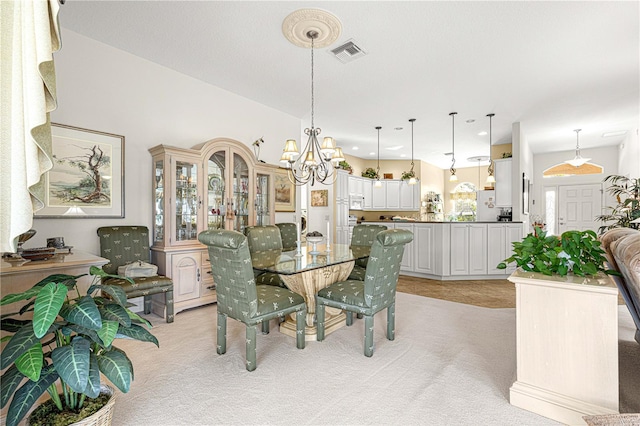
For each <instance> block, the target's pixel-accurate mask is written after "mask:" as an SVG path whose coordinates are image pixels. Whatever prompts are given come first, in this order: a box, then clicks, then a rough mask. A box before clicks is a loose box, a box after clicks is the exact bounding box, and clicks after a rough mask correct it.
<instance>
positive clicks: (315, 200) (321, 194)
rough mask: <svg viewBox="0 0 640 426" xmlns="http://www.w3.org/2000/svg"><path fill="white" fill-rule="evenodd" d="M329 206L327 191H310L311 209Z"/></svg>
mask: <svg viewBox="0 0 640 426" xmlns="http://www.w3.org/2000/svg"><path fill="white" fill-rule="evenodd" d="M328 205H329V190H328V189H318V190H315V191H311V207H326V206H328Z"/></svg>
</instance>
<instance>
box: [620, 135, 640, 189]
mask: <svg viewBox="0 0 640 426" xmlns="http://www.w3.org/2000/svg"><path fill="white" fill-rule="evenodd" d="M618 154H619V157H618V174H620V175H623V176H626V177H629V178H640V141H639V140H638V129H635V131H634V132H631V133H628V134H627V135H626V137H625V139H624V141H622V143H621V144H620V146H619V152H618Z"/></svg>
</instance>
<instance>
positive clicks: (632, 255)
mask: <svg viewBox="0 0 640 426" xmlns="http://www.w3.org/2000/svg"><path fill="white" fill-rule="evenodd" d="M600 241H601V243H602V248H603V249H604V251H605V253H606V256H607V260H608V261H609V264H610V265H611V267H612V268H613V269H615V270H616V271H618V272H620V274H621V275H620V276H615V275H613V279H614V280H615V282H616V285H617V286H618V290H619V291H620V295H621V296H622V298H623V299H624V302H625V304H626V305H627V308H629V312H630V313H631V317H632V318H633V322H634V323H635V325H636V333H635V339H636V341H637V342H638V343H640V230H637V229H631V228H614V229H611V230H609V231H607V232H605V233H604V234H603V235H602V236H601V237H600Z"/></svg>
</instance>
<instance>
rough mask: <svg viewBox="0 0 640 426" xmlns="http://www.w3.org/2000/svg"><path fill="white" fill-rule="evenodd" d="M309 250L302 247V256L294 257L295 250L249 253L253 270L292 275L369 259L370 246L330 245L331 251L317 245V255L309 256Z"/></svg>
mask: <svg viewBox="0 0 640 426" xmlns="http://www.w3.org/2000/svg"><path fill="white" fill-rule="evenodd" d="M309 251H311V248H308V247H302V248H301V252H302V256H300V257H296V256H295V254H296V252H295V250H293V251H282V250H265V251H254V252H252V253H251V263H252V265H253V268H254V269H257V270H259V271H264V272H273V273H276V274H282V275H293V274H297V273H300V272H304V271H310V270H313V269H318V268H324V267H326V266H331V265H337V264H340V263H345V262H351V261H354V260H356V259H365V258H367V257H369V252H370V251H371V247H370V246H355V245H354V246H350V245H348V244H332V245H331V251H329V252H327V251H326V246H325V245H318V251H319V254H314V255H312V254H310V253H308V252H309Z"/></svg>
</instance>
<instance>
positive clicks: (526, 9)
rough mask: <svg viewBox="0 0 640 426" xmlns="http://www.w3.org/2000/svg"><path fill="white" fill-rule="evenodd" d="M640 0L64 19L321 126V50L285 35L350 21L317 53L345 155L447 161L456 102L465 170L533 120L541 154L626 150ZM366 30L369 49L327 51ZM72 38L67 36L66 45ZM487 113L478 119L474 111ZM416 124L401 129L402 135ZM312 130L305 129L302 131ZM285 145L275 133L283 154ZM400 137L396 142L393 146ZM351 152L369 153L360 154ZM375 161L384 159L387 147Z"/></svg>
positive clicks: (140, 11)
mask: <svg viewBox="0 0 640 426" xmlns="http://www.w3.org/2000/svg"><path fill="white" fill-rule="evenodd" d="M639 4H640V3H639V2H637V1H629V2H613V1H604V2H593V1H586V2H580V1H572V2H549V1H546V2H526V1H513V2H511V1H509V2H497V1H487V2H485V1H478V2H404V1H387V2H384V1H374V2H363V1H350V2H344V1H334V2H301V1H282V2H272V1H257V2H241V1H224V2H223V1H195V2H187V1H163V2H155V1H101V2H93V1H74V0H69V1H67V2H66V4H65V5H64V6H63V7H62V10H61V12H60V24H61V25H62V27H64V28H67V29H69V30H72V31H74V32H77V33H80V34H83V35H85V36H87V37H90V38H92V39H95V40H98V41H100V42H103V43H106V44H108V45H111V46H114V47H116V48H118V49H122V50H124V51H127V52H130V53H132V54H134V55H137V56H140V57H143V58H146V59H148V60H150V61H152V62H155V63H158V64H161V65H163V66H166V67H168V68H171V69H174V70H176V71H179V72H181V73H184V74H187V75H190V76H193V77H195V78H197V79H200V80H202V81H204V82H207V83H210V84H212V85H215V86H218V87H221V88H223V89H226V90H229V91H231V92H234V93H236V94H239V95H241V96H244V97H246V98H250V99H253V100H255V101H257V102H260V103H262V104H265V105H268V106H270V107H273V108H275V109H277V110H280V111H283V112H285V113H288V114H291V115H293V116H295V117H299V118H301V119H303V124H304V125H305V126H306V125H308V124H309V122H310V104H311V94H310V92H311V89H310V80H311V77H310V75H311V67H310V50H309V49H304V48H300V47H296V46H294V45H293V44H291V43H290V42H289V41H287V40H286V39H285V37H284V36H283V34H282V29H281V25H282V21H283V19H284V18H285V17H286V16H287V15H288V14H289V13H291V12H293V11H295V10H297V9H301V8H320V9H324V10H326V11H329V12H331V13H332V14H334V15H335V16H336V17H338V19H339V20H340V21H341V23H342V33H341V35H340V36H339V37H338V40H337V42H336V43H334V44H333V45H332V46H330V47H327V48H323V49H317V50H316V54H315V81H316V84H315V99H316V107H315V125H316V127H320V128H322V129H323V132H322V135H321V136H333V137H334V138H335V139H336V140H337V141H338V143H339V145H340V146H342V147H343V149H344V152H345V153H346V154H351V155H356V156H359V157H363V158H372V157H370V156H369V153H370V152H375V151H376V145H377V134H376V130H375V126H378V125H379V126H382V130H381V133H380V145H381V150H380V158H382V159H400V154H403V153H404V154H405V155H407V156H408V157H405V158H409V157H410V155H411V130H410V124H409V122H408V119H409V118H416V122H415V128H414V144H415V158H419V159H422V160H423V161H427V162H429V163H432V164H435V165H437V166H439V167H442V168H448V167H449V165H450V162H451V157H450V156H445V155H444V154H445V153H446V152H450V151H451V142H452V135H451V130H452V123H451V117H450V116H449V112H452V111H456V112H458V115H457V116H456V126H455V135H456V136H455V147H456V166H457V167H464V166H465V165H469V166H473V165H477V163H473V162H467V161H466V159H467V158H468V157H471V156H477V155H488V153H489V136H488V135H487V136H479V135H478V133H479V132H481V131H482V130H485V131H488V130H489V120H488V118H487V117H486V114H488V113H495V114H496V115H495V117H494V119H493V144H494V145H495V144H502V143H509V142H511V125H512V123H513V122H521V123H522V128H523V131H524V132H525V134H526V137H527V140H528V142H529V143H530V145H531V148H532V150H533V152H534V153H540V152H552V151H567V150H572V149H573V148H574V147H575V143H576V136H575V133H574V132H573V130H574V129H576V128H581V129H583V131H582V132H581V133H580V146H581V148H590V147H596V146H605V145H617V144H619V143H620V142H621V141H622V140H623V138H624V136H618V137H609V138H603V137H602V134H603V133H604V132H611V131H618V130H627V131H628V132H637V129H638V122H639V115H640V112H639V111H640V109H639V104H640V96H639V80H640V32H639V21H640V9H639ZM349 39H354V40H355V41H356V42H357V43H358V45H359V46H360V47H362V48H363V49H364V50H365V51H366V52H367V55H366V56H364V57H362V58H359V59H357V60H355V61H353V62H350V63H347V64H343V63H341V62H340V61H338V60H337V59H336V58H335V57H333V56H332V55H331V54H329V51H330V49H331V48H334V47H337V46H339V45H340V44H342V43H344V42H345V41H347V40H349ZM63 48H64V40H63ZM470 119H474V120H475V122H474V123H471V124H468V123H467V122H466V121H467V120H470ZM397 127H403V128H404V129H403V130H395V128H397ZM291 137H292V138H296V139H299V135H291ZM283 145H284V141H269V140H266V141H265V145H264V148H263V149H278V150H281V149H282V147H283ZM394 146H395V147H397V146H403V148H401V149H399V150H395V151H391V150H388V149H387V148H390V147H394ZM353 147H359V150H358V151H354V150H353ZM374 158H375V157H374Z"/></svg>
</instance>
